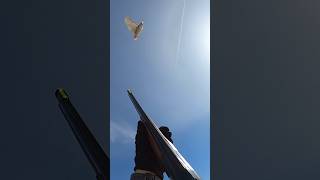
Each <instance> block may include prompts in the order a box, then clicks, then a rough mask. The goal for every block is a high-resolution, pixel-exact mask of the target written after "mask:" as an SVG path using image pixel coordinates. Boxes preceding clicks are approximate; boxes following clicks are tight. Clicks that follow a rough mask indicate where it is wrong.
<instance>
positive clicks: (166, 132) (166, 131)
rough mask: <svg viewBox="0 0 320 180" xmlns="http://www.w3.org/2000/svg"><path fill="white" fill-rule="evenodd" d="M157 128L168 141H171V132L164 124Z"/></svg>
mask: <svg viewBox="0 0 320 180" xmlns="http://www.w3.org/2000/svg"><path fill="white" fill-rule="evenodd" d="M159 130H160V131H161V133H162V134H163V135H164V136H165V137H166V138H167V139H168V140H169V141H170V142H173V141H172V138H171V136H172V133H171V132H170V129H169V128H168V127H166V126H161V127H160V128H159Z"/></svg>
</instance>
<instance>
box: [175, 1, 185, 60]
mask: <svg viewBox="0 0 320 180" xmlns="http://www.w3.org/2000/svg"><path fill="white" fill-rule="evenodd" d="M185 8H186V0H183V8H182V14H181V24H180V32H179V39H178V46H177V52H176V63H177V64H178V61H179V57H180V56H179V55H180V47H181V38H182V27H183V19H184V10H185Z"/></svg>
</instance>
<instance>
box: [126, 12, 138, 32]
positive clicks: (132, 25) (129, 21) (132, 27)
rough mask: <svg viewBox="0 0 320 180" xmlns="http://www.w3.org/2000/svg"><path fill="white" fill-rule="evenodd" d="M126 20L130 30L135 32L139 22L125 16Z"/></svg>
mask: <svg viewBox="0 0 320 180" xmlns="http://www.w3.org/2000/svg"><path fill="white" fill-rule="evenodd" d="M124 22H125V23H126V25H127V27H128V29H129V31H131V32H132V33H135V31H136V28H137V27H138V24H137V23H135V22H134V21H133V20H132V19H131V18H130V17H128V16H126V17H125V18H124Z"/></svg>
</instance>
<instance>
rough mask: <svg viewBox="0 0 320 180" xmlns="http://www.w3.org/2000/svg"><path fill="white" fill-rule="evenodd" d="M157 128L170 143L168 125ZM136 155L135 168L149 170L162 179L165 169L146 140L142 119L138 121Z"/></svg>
mask: <svg viewBox="0 0 320 180" xmlns="http://www.w3.org/2000/svg"><path fill="white" fill-rule="evenodd" d="M159 130H160V131H161V132H162V134H163V135H164V136H165V137H166V138H167V139H168V140H169V141H170V142H171V143H172V142H173V141H172V139H171V136H172V134H171V132H170V130H169V128H168V127H164V126H161V127H160V128H159ZM135 143H136V157H135V158H134V161H135V167H134V170H136V169H141V170H146V171H151V172H153V173H155V174H156V175H157V176H159V177H160V178H161V179H163V173H164V171H165V169H164V167H163V165H162V163H161V161H159V160H158V158H157V156H156V154H155V153H154V152H153V150H152V147H151V144H150V143H149V141H148V132H147V129H146V127H145V125H144V124H143V122H142V121H138V128H137V134H136V141H135Z"/></svg>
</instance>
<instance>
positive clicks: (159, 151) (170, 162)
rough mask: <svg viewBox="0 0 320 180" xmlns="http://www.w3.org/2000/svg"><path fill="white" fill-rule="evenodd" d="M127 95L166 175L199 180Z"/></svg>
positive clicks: (172, 146)
mask: <svg viewBox="0 0 320 180" xmlns="http://www.w3.org/2000/svg"><path fill="white" fill-rule="evenodd" d="M127 92H128V95H129V98H130V100H131V102H132V103H133V105H134V107H135V109H136V111H137V112H138V114H139V116H140V119H141V121H142V122H143V123H144V125H145V126H146V129H147V131H148V139H149V142H150V144H151V147H152V149H153V151H154V152H155V154H156V156H157V158H158V159H159V160H160V161H161V162H162V164H163V165H164V167H165V169H166V173H167V175H168V176H169V177H170V179H173V180H200V177H199V176H198V174H197V173H196V171H195V170H194V169H193V168H192V167H191V165H190V164H189V163H188V162H187V161H186V160H185V159H184V158H183V156H182V155H181V154H180V153H179V151H178V150H177V148H176V147H175V146H174V145H173V144H172V143H171V142H170V141H169V140H168V139H167V138H166V137H165V136H164V135H163V134H162V133H161V131H160V130H159V128H158V127H157V126H156V124H155V123H154V122H153V121H152V120H151V118H150V117H149V116H148V115H147V114H146V113H145V112H144V110H143V109H142V107H141V106H140V105H139V103H138V101H137V100H136V98H135V97H134V95H133V93H132V91H131V90H128V91H127Z"/></svg>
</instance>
